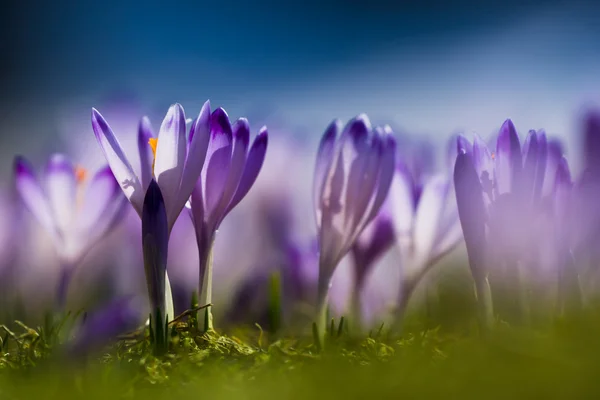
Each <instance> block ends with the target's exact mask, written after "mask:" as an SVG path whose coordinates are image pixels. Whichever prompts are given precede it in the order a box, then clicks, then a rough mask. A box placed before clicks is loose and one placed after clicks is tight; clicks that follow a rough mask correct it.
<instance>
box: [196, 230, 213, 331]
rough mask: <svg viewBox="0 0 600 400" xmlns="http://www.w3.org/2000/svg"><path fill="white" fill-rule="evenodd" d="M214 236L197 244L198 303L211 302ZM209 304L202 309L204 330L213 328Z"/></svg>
mask: <svg viewBox="0 0 600 400" xmlns="http://www.w3.org/2000/svg"><path fill="white" fill-rule="evenodd" d="M214 243H215V237H214V235H212V237H211V238H210V239H208V240H206V241H205V242H203V243H200V244H199V245H198V249H199V252H200V254H199V256H200V257H199V259H200V288H199V289H200V290H199V292H200V297H199V302H200V305H204V304H210V303H212V274H213V247H214V246H213V245H214ZM211 308H212V307H211V306H209V307H206V308H205V309H204V331H205V332H208V331H212V330H214V325H213V316H212V310H211Z"/></svg>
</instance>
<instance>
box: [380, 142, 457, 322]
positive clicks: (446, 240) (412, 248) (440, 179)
mask: <svg viewBox="0 0 600 400" xmlns="http://www.w3.org/2000/svg"><path fill="white" fill-rule="evenodd" d="M454 143H455V145H456V141H454ZM453 190H454V189H453V185H452V182H451V180H450V178H449V177H447V176H446V175H445V174H438V175H434V176H428V177H423V178H422V180H420V181H419V180H417V179H415V178H413V176H412V175H411V174H410V172H409V171H408V169H407V168H406V167H405V166H404V165H403V164H402V163H400V164H398V166H397V168H396V171H395V174H394V179H393V182H392V186H391V188H390V195H389V201H390V209H391V212H392V215H393V222H394V229H395V233H396V237H397V244H398V247H399V251H400V256H401V262H400V267H401V269H402V279H401V287H400V290H399V293H398V294H399V298H398V300H397V301H398V304H397V319H398V320H400V319H401V318H402V316H403V312H404V309H405V307H406V306H407V303H408V300H409V298H410V296H411V294H412V293H413V291H414V289H415V287H416V286H417V284H418V283H419V282H420V281H421V279H422V278H423V277H424V276H425V274H427V272H428V271H429V270H430V269H431V268H432V267H433V266H434V265H435V264H436V262H437V261H439V260H440V259H441V258H442V257H443V256H444V255H446V254H448V253H449V252H450V251H451V250H453V249H454V248H455V247H456V246H457V245H458V244H459V243H460V242H461V240H462V232H461V229H460V223H459V219H458V211H457V208H456V201H455V199H454V196H453Z"/></svg>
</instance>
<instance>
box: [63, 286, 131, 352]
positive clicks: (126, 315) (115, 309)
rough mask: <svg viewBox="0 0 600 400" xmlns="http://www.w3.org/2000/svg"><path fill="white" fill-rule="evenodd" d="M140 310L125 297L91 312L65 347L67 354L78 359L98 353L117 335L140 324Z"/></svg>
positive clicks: (129, 297)
mask: <svg viewBox="0 0 600 400" xmlns="http://www.w3.org/2000/svg"><path fill="white" fill-rule="evenodd" d="M140 310H141V305H140V304H138V302H137V301H135V299H134V298H133V297H131V296H127V297H124V298H120V299H118V300H116V301H113V302H111V303H110V304H108V305H106V306H105V307H103V308H102V309H100V310H97V311H95V312H92V313H91V314H89V315H88V316H87V318H86V319H85V320H84V322H83V324H82V325H81V326H80V327H79V329H78V330H77V331H76V333H75V337H74V338H73V339H72V340H71V341H70V342H69V344H68V345H67V349H68V350H67V351H68V354H69V355H70V356H71V357H79V356H84V355H86V354H88V353H90V352H93V351H99V350H101V349H102V348H103V347H104V346H106V345H108V344H109V343H111V342H112V341H113V340H116V339H117V336H118V335H121V334H124V333H127V332H130V331H132V330H134V329H135V328H137V327H138V324H139V323H140V322H142V321H141V319H140V318H139V316H140Z"/></svg>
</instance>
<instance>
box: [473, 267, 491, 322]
mask: <svg viewBox="0 0 600 400" xmlns="http://www.w3.org/2000/svg"><path fill="white" fill-rule="evenodd" d="M475 296H476V297H477V314H478V319H479V327H480V329H481V332H482V333H483V334H485V333H487V332H488V331H490V330H491V329H492V327H493V325H494V305H493V302H492V290H491V288H490V282H489V281H488V278H487V277H484V278H483V279H481V280H479V281H475Z"/></svg>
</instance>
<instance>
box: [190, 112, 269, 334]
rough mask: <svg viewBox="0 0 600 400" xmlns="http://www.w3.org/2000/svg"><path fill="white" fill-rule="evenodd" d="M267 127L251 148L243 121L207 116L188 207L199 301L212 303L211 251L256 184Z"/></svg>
mask: <svg viewBox="0 0 600 400" xmlns="http://www.w3.org/2000/svg"><path fill="white" fill-rule="evenodd" d="M267 143H268V133H267V128H266V127H262V128H261V129H260V130H259V132H258V135H257V136H256V138H255V139H254V142H253V143H252V146H250V149H248V147H249V144H250V125H249V124H248V120H247V119H245V118H240V119H238V120H237V121H236V122H235V123H234V124H233V126H232V125H231V122H230V121H229V116H228V115H227V113H226V112H225V110H224V109H222V108H217V109H216V110H215V111H214V112H213V113H212V115H211V116H210V141H209V143H208V151H207V154H206V162H205V163H204V167H203V168H202V173H201V174H200V178H199V179H197V181H196V182H195V186H194V189H193V192H192V196H191V199H190V202H189V204H188V207H189V209H190V214H191V217H192V219H193V222H194V228H195V231H196V240H197V243H198V252H199V272H200V282H199V287H198V293H199V294H200V296H199V301H200V303H201V304H209V303H211V301H212V268H213V266H212V248H213V243H214V240H215V234H216V232H217V230H218V229H219V226H220V225H221V222H222V221H223V219H224V218H225V217H226V216H227V214H229V212H230V211H231V210H232V209H233V208H234V207H235V206H237V205H238V204H239V202H240V201H242V199H243V198H244V197H245V196H246V194H248V191H249V190H250V188H251V187H252V185H253V184H254V182H255V181H256V178H257V177H258V174H259V172H260V169H261V168H262V164H263V162H264V159H265V154H266V151H267ZM205 329H206V330H211V329H213V321H212V312H211V310H210V307H208V308H207V309H206V311H205Z"/></svg>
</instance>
